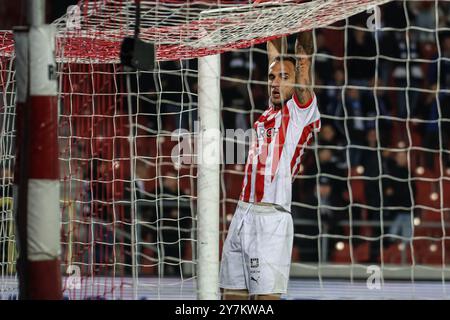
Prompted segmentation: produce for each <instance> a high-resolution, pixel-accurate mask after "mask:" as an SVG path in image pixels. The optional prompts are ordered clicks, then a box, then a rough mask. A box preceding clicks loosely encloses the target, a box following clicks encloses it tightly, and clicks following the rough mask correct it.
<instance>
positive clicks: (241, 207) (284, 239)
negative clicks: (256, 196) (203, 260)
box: [220, 201, 294, 295]
mask: <svg viewBox="0 0 450 320" xmlns="http://www.w3.org/2000/svg"><path fill="white" fill-rule="evenodd" d="M293 239H294V228H293V223H292V216H291V214H290V213H288V212H286V211H281V210H279V209H277V208H275V207H274V206H262V205H256V204H250V203H245V202H241V201H240V202H239V203H238V206H237V208H236V212H235V214H234V216H233V219H232V220H231V225H230V229H229V230H228V236H227V238H226V240H225V243H224V245H223V250H222V261H221V264H220V287H221V288H224V289H235V290H242V289H247V290H248V292H249V294H251V295H255V294H283V293H286V292H287V285H288V280H289V269H290V266H291V256H292V244H293Z"/></svg>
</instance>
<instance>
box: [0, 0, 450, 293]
mask: <svg viewBox="0 0 450 320" xmlns="http://www.w3.org/2000/svg"><path fill="white" fill-rule="evenodd" d="M384 2H385V1H377V2H375V1H373V2H372V1H315V2H312V3H300V1H297V2H295V1H280V2H277V3H268V4H267V3H266V4H263V5H260V6H257V7H252V6H250V5H248V2H238V1H227V2H225V1H222V2H221V3H220V4H217V3H216V2H214V3H213V2H197V1H191V2H184V1H183V2H181V1H157V2H151V1H142V7H143V12H144V13H146V15H145V17H144V18H143V21H144V22H143V23H144V26H145V27H142V30H141V32H142V37H143V38H144V39H146V40H154V41H155V42H156V44H157V49H158V50H157V52H158V54H157V57H158V58H157V59H158V62H157V65H156V69H155V70H154V71H152V72H132V71H129V70H124V69H123V68H122V67H120V66H119V65H118V64H117V55H118V50H119V45H120V40H121V37H123V36H124V35H130V34H131V33H132V30H133V21H134V17H133V12H134V10H135V9H134V4H133V1H130V2H126V1H115V2H114V1H96V2H93V1H90V2H87V3H81V6H80V14H81V17H82V19H81V22H80V23H81V29H75V28H74V27H73V26H72V27H69V28H67V20H68V18H67V17H68V16H69V15H71V14H68V15H67V16H65V17H63V18H61V19H59V20H57V21H56V25H57V26H58V29H59V30H60V32H59V35H58V43H59V49H58V61H59V64H58V75H59V78H58V79H59V82H60V85H59V100H60V135H59V139H60V159H61V191H62V192H61V210H62V222H63V227H62V236H61V237H62V245H63V272H64V274H65V281H64V294H65V296H67V297H69V298H71V299H80V298H81V299H83V298H84V299H85V298H106V299H109V298H116V299H117V298H142V297H143V298H171V299H173V298H186V297H188V298H195V293H196V284H195V278H196V263H195V255H196V252H195V246H196V212H195V207H196V193H195V190H196V184H195V182H196V166H195V165H194V164H192V165H186V164H184V165H179V164H178V163H179V162H178V161H173V160H174V159H173V157H172V151H173V147H174V146H176V145H177V144H178V143H179V142H180V141H182V139H183V138H185V137H190V136H191V135H192V133H193V132H194V131H195V130H194V122H193V121H194V120H195V119H197V77H198V75H197V65H196V61H195V60H191V59H182V58H186V57H189V58H193V57H197V56H201V55H206V54H210V53H217V52H222V51H225V52H224V53H223V55H222V66H223V67H222V75H221V90H222V118H221V128H222V129H223V130H226V129H244V130H246V129H248V128H251V125H252V124H253V123H254V121H255V120H256V119H257V118H258V116H259V115H260V114H261V113H262V112H263V111H264V110H265V108H266V106H267V83H266V70H267V56H266V52H265V45H264V44H262V43H260V42H264V41H266V40H267V39H269V38H272V37H277V36H281V35H283V34H290V33H292V32H296V31H298V30H303V28H304V29H310V28H314V44H315V53H314V55H313V68H314V77H313V86H314V91H315V93H316V95H317V98H318V105H319V109H320V111H321V114H322V124H323V125H322V130H321V133H320V134H319V136H318V137H317V139H316V141H315V143H314V144H313V145H311V146H309V147H308V149H307V152H306V153H305V156H304V158H303V164H302V168H301V172H300V175H299V176H298V177H297V178H296V179H295V181H294V186H293V206H292V215H293V218H294V231H295V238H294V250H293V256H292V261H293V265H292V271H291V282H290V283H291V284H290V290H289V292H288V295H287V296H286V297H287V298H293V299H295V298H314V299H316V298H318V299H320V298H360V297H362V296H363V297H364V298H377V299H378V298H423V297H425V298H448V284H447V280H448V277H449V268H448V262H449V259H450V258H449V257H450V252H449V248H450V243H449V237H448V232H449V224H448V223H449V221H448V219H449V212H450V202H449V201H450V200H449V197H448V194H449V192H450V151H449V150H450V149H449V132H450V130H449V124H450V115H449V113H448V110H447V109H448V108H447V106H449V105H450V100H449V96H450V83H449V78H448V75H449V74H450V67H449V65H450V40H449V39H450V37H449V32H450V28H449V26H450V21H449V18H448V17H449V16H450V1H392V2H389V3H388V4H385V5H383V6H380V9H381V11H380V20H379V21H378V22H379V24H377V20H376V18H377V17H376V15H375V16H374V12H376V11H371V12H365V11H366V8H367V5H369V4H370V5H373V4H377V3H378V4H381V3H384ZM156 4H157V6H155V5H156ZM313 4H314V5H313ZM350 4H351V6H350ZM155 8H157V9H155ZM339 8H344V9H345V10H346V11H344V10H342V11H341V10H340V9H339ZM350 8H358V9H357V10H356V9H355V11H352V10H353V9H352V10H350ZM151 9H154V10H151ZM331 9H333V10H331ZM338 9H339V10H338ZM321 10H324V11H321ZM361 11H364V12H363V13H361V14H359V15H356V16H352V17H351V18H347V17H349V16H351V15H353V13H356V12H361ZM313 12H314V13H313ZM320 12H324V13H328V14H327V15H323V16H324V17H322V14H319V13H320ZM330 12H333V14H329V13H330ZM300 13H301V14H300ZM297 14H298V16H297ZM309 14H312V15H313V16H314V17H316V18H317V19H311V20H308V19H305V21H303V20H302V19H300V18H298V17H300V16H301V17H306V16H309ZM270 15H272V20H267V19H269V18H270ZM280 15H281V17H284V21H283V20H282V19H281V18H280ZM155 17H157V18H155ZM343 18H347V19H344V20H342V19H343ZM236 19H239V20H242V24H239V25H236V24H231V23H230V21H236ZM323 19H335V20H323ZM280 20H281V21H283V22H286V23H283V25H279V23H278V22H279V21H280ZM312 20H314V21H312ZM268 21H271V22H270V23H269V22H268ZM291 21H292V24H290V23H291ZM334 21H337V22H336V23H334V24H332V25H329V24H330V23H331V22H334ZM73 23H74V25H75V26H76V25H77V23H76V21H73ZM303 23H304V24H303ZM70 28H72V29H70ZM204 30H207V33H206V35H207V36H208V37H201V36H200V35H202V33H201V32H203V31H204ZM199 32H200V33H199ZM203 35H205V34H203ZM151 37H153V38H151ZM0 39H1V40H0V44H1V45H0V47H1V48H2V49H1V50H0V89H1V90H0V92H1V94H2V96H1V99H0V103H1V104H0V107H1V113H0V114H1V118H0V120H1V122H0V123H1V125H2V127H1V130H2V131H1V132H2V135H1V140H0V150H1V159H2V162H1V168H2V179H3V181H2V190H3V191H2V194H1V195H2V199H3V200H2V202H1V203H2V207H1V209H2V213H1V214H2V215H1V224H0V243H1V247H0V250H1V257H2V258H1V266H2V282H1V283H2V284H1V288H2V289H1V290H2V291H1V292H2V297H3V298H8V297H10V294H14V293H15V292H16V284H15V247H14V243H15V241H14V232H13V229H14V228H13V219H12V212H11V207H10V204H11V203H10V200H11V197H12V185H11V180H10V178H11V170H12V168H13V165H14V163H13V161H14V150H13V149H12V148H13V147H12V146H13V140H14V136H15V131H14V103H15V102H14V99H15V87H14V85H15V82H14V68H13V57H14V55H13V46H12V37H11V33H10V32H3V33H0ZM293 40H294V39H292V38H290V39H289V45H290V47H291V49H292V47H293ZM211 42H212V43H214V46H208V43H211ZM216 44H217V46H216ZM241 47H242V48H241ZM237 48H241V49H237ZM228 49H236V50H232V51H228ZM171 59H175V60H171ZM179 59H181V60H179ZM127 76H128V77H127ZM127 79H128V81H127ZM129 107H131V108H130V109H129ZM129 110H131V121H130V114H129ZM130 128H132V130H130ZM179 129H186V130H187V131H183V132H184V133H183V134H181V133H180V130H179ZM174 130H175V134H174ZM224 142H226V140H224ZM233 143H234V144H236V145H240V144H242V143H244V142H242V141H234V142H233ZM235 147H236V148H237V146H235ZM131 168H135V170H131ZM243 174H244V168H243V165H241V164H234V163H233V164H223V165H222V170H221V177H222V178H221V244H222V243H223V241H224V239H225V236H226V232H227V229H228V227H229V223H230V221H231V217H232V215H233V213H234V209H235V207H236V204H237V200H238V198H239V193H240V189H241V183H242V179H243ZM130 193H133V195H131V194H130ZM131 199H134V200H133V201H132V200H131ZM370 266H372V268H371V267H370ZM373 267H375V269H373ZM377 268H378V269H379V270H380V272H381V273H380V274H379V280H380V282H381V286H380V287H377V286H376V285H377V282H376V281H374V282H372V284H373V285H374V287H372V288H377V289H378V290H367V288H368V287H367V286H368V285H367V284H366V280H367V277H368V276H369V274H368V273H367V272H368V271H370V270H372V271H373V270H378V269H377ZM77 272H78V273H77ZM77 274H78V275H79V276H80V277H79V278H77V277H75V276H76V275H77ZM373 274H376V273H373ZM305 278H306V279H307V280H306V281H305V280H304V279H305ZM335 278H339V279H340V281H339V282H334V281H332V280H330V279H335ZM77 279H79V280H80V281H81V282H80V283H79V286H78V282H77ZM399 279H400V280H402V281H403V282H402V284H398V283H397V282H396V281H395V280H399ZM405 280H406V281H405ZM417 280H420V283H419V282H418V281H417ZM429 282H432V283H431V284H429ZM428 284H429V287H426V286H427V285H428ZM311 288H312V289H311ZM430 288H432V290H431V289H430ZM310 289H311V290H310Z"/></svg>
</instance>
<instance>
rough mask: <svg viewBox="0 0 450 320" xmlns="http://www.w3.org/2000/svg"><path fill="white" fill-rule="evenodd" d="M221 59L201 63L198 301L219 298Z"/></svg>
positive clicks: (199, 65) (212, 58) (199, 96)
mask: <svg viewBox="0 0 450 320" xmlns="http://www.w3.org/2000/svg"><path fill="white" fill-rule="evenodd" d="M220 97H221V95H220V55H211V56H206V57H202V58H199V60H198V115H199V126H197V130H198V132H197V133H198V139H197V154H198V160H197V161H198V172H197V174H198V178H197V195H198V199H197V218H198V239H197V240H198V243H197V246H198V247H197V248H198V265H197V272H198V283H197V284H198V294H197V295H198V299H201V300H206V299H207V300H216V299H218V298H219V202H220V150H221V139H220V137H221V135H220Z"/></svg>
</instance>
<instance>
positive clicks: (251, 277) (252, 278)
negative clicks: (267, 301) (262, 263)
mask: <svg viewBox="0 0 450 320" xmlns="http://www.w3.org/2000/svg"><path fill="white" fill-rule="evenodd" d="M258 280H259V278H258V279H256V278H255V277H254V276H250V281H255V282H256V284H258Z"/></svg>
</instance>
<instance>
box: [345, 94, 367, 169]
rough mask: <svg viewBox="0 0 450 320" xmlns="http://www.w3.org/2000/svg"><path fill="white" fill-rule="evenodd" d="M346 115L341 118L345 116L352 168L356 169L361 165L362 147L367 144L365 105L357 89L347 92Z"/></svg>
mask: <svg viewBox="0 0 450 320" xmlns="http://www.w3.org/2000/svg"><path fill="white" fill-rule="evenodd" d="M344 108H345V109H346V113H344V112H342V114H341V116H345V117H346V120H345V123H344V125H346V126H347V130H345V128H344V132H346V131H348V138H347V139H348V144H349V145H350V146H349V149H350V159H349V160H350V166H351V167H355V166H358V165H359V164H360V163H361V155H362V154H361V146H364V145H365V144H366V141H365V130H366V124H365V122H364V111H365V110H364V103H363V100H362V97H361V94H360V91H359V90H357V89H353V88H349V89H348V90H347V91H346V96H345V106H344Z"/></svg>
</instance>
